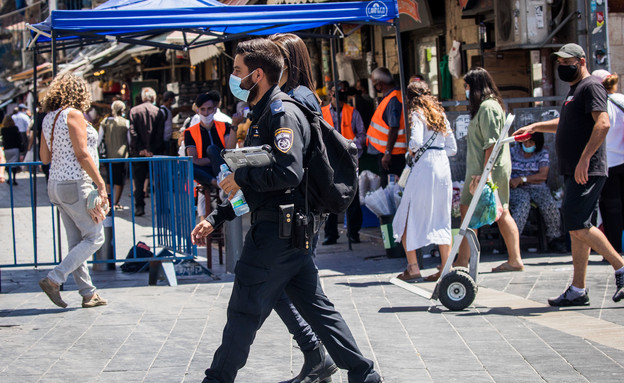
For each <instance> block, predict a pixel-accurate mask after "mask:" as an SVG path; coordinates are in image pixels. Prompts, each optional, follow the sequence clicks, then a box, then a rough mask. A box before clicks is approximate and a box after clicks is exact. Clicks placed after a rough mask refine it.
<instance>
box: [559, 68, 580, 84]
mask: <svg viewBox="0 0 624 383" xmlns="http://www.w3.org/2000/svg"><path fill="white" fill-rule="evenodd" d="M578 71H579V67H578V66H576V65H559V68H557V72H558V73H559V78H560V79H561V81H565V82H572V81H574V80H576V78H577V77H578Z"/></svg>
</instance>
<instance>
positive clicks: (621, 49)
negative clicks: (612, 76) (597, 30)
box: [607, 13, 624, 91]
mask: <svg viewBox="0 0 624 383" xmlns="http://www.w3.org/2000/svg"><path fill="white" fill-rule="evenodd" d="M607 22H608V26H609V47H610V49H609V50H610V59H611V72H616V73H617V74H618V75H620V76H622V75H624V29H623V28H624V13H609V20H608V21H607ZM621 89H622V88H621V85H620V91H621Z"/></svg>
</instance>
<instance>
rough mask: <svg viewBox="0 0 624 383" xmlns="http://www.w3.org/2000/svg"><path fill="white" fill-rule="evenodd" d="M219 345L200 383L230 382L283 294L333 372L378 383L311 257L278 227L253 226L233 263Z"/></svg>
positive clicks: (269, 224)
mask: <svg viewBox="0 0 624 383" xmlns="http://www.w3.org/2000/svg"><path fill="white" fill-rule="evenodd" d="M235 273H236V276H235V279H234V287H233V290H232V295H231V297H230V302H229V304H228V309H227V323H226V325H225V328H224V329H223V338H222V341H221V345H220V346H219V348H218V349H217V351H216V352H215V354H214V357H213V360H212V364H211V366H210V368H209V369H207V370H206V378H205V379H204V380H203V382H204V383H208V382H220V383H230V382H233V381H234V379H235V378H236V374H237V372H238V370H239V369H241V368H242V367H243V366H244V365H245V362H246V361H247V357H248V356H249V349H250V347H251V344H252V343H253V340H254V338H255V336H256V332H257V331H258V330H259V329H260V327H261V326H262V324H263V323H264V321H265V319H266V318H267V317H268V316H269V314H270V313H271V310H272V309H273V308H274V307H275V304H276V302H277V301H278V299H279V298H280V296H281V294H282V292H283V291H286V293H287V294H288V296H289V297H290V299H291V300H292V302H293V304H294V305H295V307H296V308H297V310H298V311H299V313H301V316H302V317H303V318H304V319H305V320H306V321H307V322H308V323H309V324H310V326H312V329H313V330H314V332H315V333H316V334H317V336H318V337H319V338H320V339H321V341H322V342H323V344H324V345H325V347H326V348H327V351H328V352H329V354H330V355H331V356H332V358H333V359H334V361H335V362H336V365H338V367H340V368H343V369H347V370H349V373H348V376H349V382H352V383H374V382H378V381H380V378H379V375H378V374H377V373H376V372H375V371H374V370H373V362H372V361H371V360H369V359H366V358H364V356H362V353H361V352H360V350H359V348H358V346H357V344H356V342H355V339H354V338H353V335H352V334H351V331H350V330H349V327H348V326H347V324H346V323H345V321H344V319H343V318H342V316H341V315H340V313H338V312H337V311H336V309H335V308H334V305H333V304H332V303H331V302H330V301H329V299H328V298H327V296H326V295H325V293H324V292H323V288H322V287H321V284H320V280H319V276H318V270H317V268H316V266H315V265H314V261H313V260H312V257H311V256H310V255H308V254H305V253H304V252H302V251H301V250H299V249H295V248H293V247H292V245H291V240H289V239H279V238H278V224H277V223H274V222H261V221H258V222H255V223H254V224H253V225H252V226H251V228H250V229H249V231H248V232H247V235H246V236H245V243H244V245H243V251H242V254H241V258H240V260H239V261H238V263H237V264H236V269H235Z"/></svg>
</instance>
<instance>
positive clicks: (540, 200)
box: [509, 133, 565, 252]
mask: <svg viewBox="0 0 624 383" xmlns="http://www.w3.org/2000/svg"><path fill="white" fill-rule="evenodd" d="M543 148H544V134H543V133H533V135H532V136H531V139H530V140H527V141H524V142H522V143H518V144H516V145H515V146H514V147H513V148H512V149H511V179H510V180H509V187H510V188H511V190H510V193H509V211H510V212H511V216H512V217H513V218H514V220H515V221H516V225H517V226H518V232H519V233H522V230H524V225H525V224H526V221H527V218H528V216H529V211H530V210H531V201H534V202H535V203H536V204H537V207H538V208H539V210H540V213H541V214H542V217H543V218H544V223H545V224H546V238H548V247H549V249H550V250H553V251H557V252H562V251H565V248H564V246H563V242H561V241H559V237H561V213H559V208H558V207H557V202H556V201H555V199H554V198H553V196H552V194H551V193H550V189H549V188H548V185H546V179H547V178H548V170H549V168H550V159H549V156H548V150H543Z"/></svg>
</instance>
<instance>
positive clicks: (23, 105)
mask: <svg viewBox="0 0 624 383" xmlns="http://www.w3.org/2000/svg"><path fill="white" fill-rule="evenodd" d="M17 108H18V109H28V107H27V106H26V105H25V104H19V105H18V106H17Z"/></svg>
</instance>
